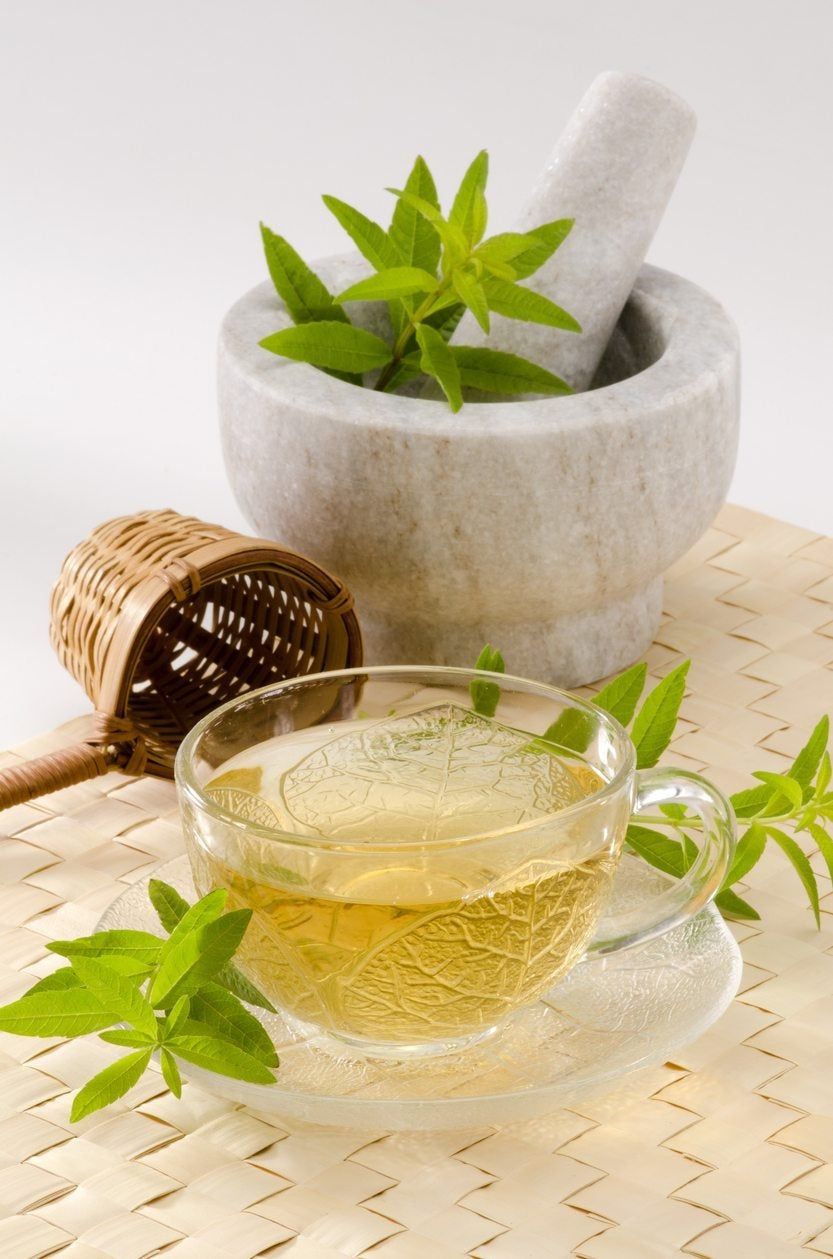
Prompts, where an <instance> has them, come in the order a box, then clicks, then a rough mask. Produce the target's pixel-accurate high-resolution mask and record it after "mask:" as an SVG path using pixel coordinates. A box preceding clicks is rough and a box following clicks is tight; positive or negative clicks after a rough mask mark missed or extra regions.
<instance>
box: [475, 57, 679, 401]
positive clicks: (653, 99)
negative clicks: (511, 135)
mask: <svg viewBox="0 0 833 1259" xmlns="http://www.w3.org/2000/svg"><path fill="white" fill-rule="evenodd" d="M695 125H696V120H695V115H694V112H693V110H692V109H691V108H690V107H689V106H688V105H687V104H686V103H685V101H683V100H681V99H680V97H678V96H676V95H675V94H674V93H673V92H671V91H669V89H668V88H666V87H663V86H662V85H661V84H659V83H654V82H653V81H652V80H650V79H646V78H643V77H642V76H641V75H638V74H628V73H625V72H622V71H616V70H610V71H606V72H605V73H603V74H600V75H599V76H598V78H596V79H595V80H594V81H593V83H592V84H591V85H590V88H589V89H588V91H587V92H586V93H585V95H584V97H583V99H582V100H581V102H580V104H579V106H578V108H577V109H576V111H575V113H574V114H573V116H572V117H571V119H570V121H569V122H568V124H567V126H566V128H565V130H564V133H563V135H562V136H561V139H560V140H559V141H558V144H557V145H556V147H555V149H554V150H553V152H552V154H551V156H550V158H549V161H548V162H547V164H546V166H545V167H544V170H543V171H542V173H541V176H540V178H539V180H538V183H537V185H536V187H535V189H534V190H533V192H532V195H531V197H530V199H529V201H528V202H527V204H526V206H525V207H524V209H523V212H522V213H521V216H520V218H519V220H518V222H517V223H516V224H515V227H516V229H517V230H518V231H529V230H530V229H531V228H534V227H536V226H538V225H539V224H541V223H547V222H549V221H550V220H552V219H560V218H573V219H575V226H574V228H573V230H572V232H571V233H570V235H569V237H568V238H567V240H566V241H565V242H564V244H563V245H562V246H561V247H560V249H558V250H557V251H556V253H555V254H554V255H553V256H552V258H551V259H550V260H549V261H548V262H547V263H545V265H544V266H543V267H542V268H541V270H540V271H537V272H536V273H535V275H533V276H532V277H531V278H530V279H529V280H525V281H524V283H525V284H527V285H528V286H529V287H530V288H532V289H536V290H537V291H538V292H539V293H543V294H545V295H546V296H547V297H549V298H551V299H552V300H553V301H555V302H557V303H558V304H559V305H560V306H563V307H564V308H565V309H566V310H568V311H569V312H570V313H571V314H572V315H574V316H575V317H576V319H578V321H579V323H580V324H581V326H582V332H581V333H580V334H577V333H571V332H563V331H561V330H559V329H557V328H549V327H544V326H542V325H540V324H528V323H520V322H518V321H516V320H511V319H506V318H504V317H503V316H501V315H492V317H491V319H492V327H491V332H490V333H489V335H488V337H487V336H486V335H485V334H484V333H483V332H482V331H481V330H480V328H479V326H478V325H477V323H476V322H475V320H474V318H473V317H472V316H471V315H470V314H469V313H468V312H467V313H466V315H465V317H464V319H463V320H462V321H461V324H460V327H459V328H458V330H457V332H456V334H455V336H454V341H455V342H457V343H463V344H467V345H478V344H484V343H485V344H488V345H489V346H491V347H492V348H493V349H497V350H507V351H509V352H510V353H514V354H522V355H524V357H526V358H530V359H532V360H533V361H534V362H536V363H540V364H541V366H542V367H546V368H548V369H549V370H550V371H553V372H555V373H556V374H557V375H559V376H562V377H563V378H564V379H565V380H566V381H567V382H568V383H569V384H570V385H571V386H572V387H573V389H575V390H577V391H581V390H584V389H587V388H589V386H590V383H591V381H592V380H593V376H594V375H595V372H596V368H597V367H598V366H599V362H600V361H601V357H602V355H603V353H604V351H605V347H606V346H607V343H608V341H609V339H610V335H611V333H612V332H613V329H614V327H615V325H616V321H617V319H618V318H619V315H620V314H621V311H622V307H623V306H624V305H625V302H626V301H627V299H628V296H629V295H630V292H631V289H632V288H633V284H634V281H635V279H636V275H637V272H638V271H639V268H640V266H641V265H642V262H643V261H644V258H645V255H646V253H647V251H648V247H649V246H650V243H651V241H652V239H653V237H654V233H655V232H656V230H657V227H658V226H659V223H660V220H661V219H662V216H663V213H664V211H665V207H666V205H667V204H668V200H669V198H670V196H671V193H672V191H673V189H674V185H675V183H676V182H677V177H678V175H679V173H680V171H681V169H682V166H683V162H684V161H685V157H686V154H687V152H688V149H689V146H690V144H691V140H692V137H693V135H694V129H695Z"/></svg>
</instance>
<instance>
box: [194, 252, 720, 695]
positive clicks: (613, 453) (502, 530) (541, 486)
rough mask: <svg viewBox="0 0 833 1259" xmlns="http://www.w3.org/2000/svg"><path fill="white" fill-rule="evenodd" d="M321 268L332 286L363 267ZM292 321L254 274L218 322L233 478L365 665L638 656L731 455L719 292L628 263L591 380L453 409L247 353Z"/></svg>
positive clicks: (559, 670)
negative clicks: (349, 614) (353, 627)
mask: <svg viewBox="0 0 833 1259" xmlns="http://www.w3.org/2000/svg"><path fill="white" fill-rule="evenodd" d="M317 269H318V270H319V272H320V274H321V275H322V277H323V278H324V280H325V282H327V283H328V284H329V285H330V287H331V289H333V291H338V290H339V289H340V288H342V287H344V286H345V285H346V284H347V283H349V282H351V280H352V279H353V278H358V277H359V276H360V275H363V274H365V273H366V271H367V264H366V263H365V262H364V261H363V260H362V259H360V258H358V257H356V258H351V257H338V258H335V259H327V260H324V261H323V262H321V263H319V264H317ZM354 310H355V312H356V313H357V314H358V313H359V307H355V308H354ZM361 311H362V313H363V314H366V317H367V318H369V319H370V320H371V322H372V321H374V320H376V319H378V318H381V317H382V316H381V315H380V314H379V312H378V311H374V310H373V309H372V308H371V309H369V310H368V308H367V307H366V306H362V308H361ZM288 323H289V319H288V317H287V315H286V314H285V312H284V311H283V310H282V308H281V305H280V302H279V300H278V298H277V296H276V295H275V293H274V290H273V289H272V287H271V285H270V284H268V283H265V284H261V285H259V286H258V287H257V288H255V289H253V290H252V291H251V292H250V293H248V294H246V295H245V296H244V297H243V298H241V299H240V301H239V302H237V303H236V305H235V306H233V307H232V309H231V310H230V311H229V313H228V315H227V316H226V318H225V321H224V323H223V326H222V331H221V336H220V351H219V401H220V421H221V431H222V441H223V449H224V454H225V459H226V465H227V468H228V474H229V477H230V480H231V484H232V486H233V489H234V492H235V494H236V496H237V499H238V502H239V503H240V505H241V507H242V510H243V512H244V513H245V515H246V517H247V519H248V520H249V521H250V523H251V525H252V527H253V528H254V529H255V530H256V531H257V532H258V533H261V534H263V535H264V536H266V537H271V538H277V539H280V540H281V541H283V542H285V543H288V544H289V545H290V546H293V547H295V548H296V549H298V550H300V551H303V552H305V553H306V554H308V555H310V556H311V557H313V558H314V559H315V560H317V561H318V562H319V563H321V564H324V565H325V566H326V567H327V568H329V569H331V570H333V571H334V572H336V573H338V574H339V575H340V576H341V577H342V578H344V580H345V581H346V582H347V583H348V584H349V586H350V587H351V589H352V590H353V592H354V594H355V596H356V601H357V606H358V612H359V616H360V617H361V620H362V624H363V628H364V631H365V637H366V647H367V660H368V663H372V664H384V663H398V664H402V663H441V664H454V665H465V664H470V663H471V662H472V661H473V660H474V659H475V658H476V656H477V654H478V652H479V651H480V648H481V647H482V645H483V643H484V642H486V641H490V642H492V643H494V644H496V645H498V646H499V647H500V648H501V649H502V651H503V653H504V655H505V657H506V661H507V665H508V668H509V669H510V671H511V672H513V673H519V674H526V675H529V676H531V677H535V678H539V679H542V680H551V681H554V682H557V683H560V684H561V685H564V686H576V685H579V684H581V683H584V682H589V681H591V680H593V679H596V678H599V677H601V676H603V675H605V674H608V673H610V672H612V671H613V670H616V669H619V668H621V667H624V666H625V665H627V664H629V663H630V662H631V661H633V660H635V659H636V658H637V657H638V656H639V655H640V654H641V653H642V652H644V650H645V649H646V648H647V646H648V644H649V643H650V642H651V639H652V636H653V634H654V632H655V630H656V627H657V624H658V621H659V616H660V608H661V591H662V580H661V574H662V573H663V571H664V570H665V569H666V568H667V567H668V566H669V565H670V564H671V563H673V561H674V560H675V559H677V558H678V557H679V556H680V555H682V554H683V552H684V551H686V550H687V549H688V547H690V546H691V545H692V543H693V542H694V541H695V540H696V539H697V538H698V537H699V535H700V534H701V533H702V532H703V530H704V529H705V528H706V527H707V526H708V524H709V523H710V521H711V520H712V518H713V517H714V515H715V513H716V511H717V510H718V508H719V507H720V505H721V504H722V503H723V501H724V498H725V495H726V492H727V488H728V485H729V481H730V478H731V474H732V469H733V467H734V461H735V453H736V445H737V425H738V341H737V334H736V331H735V329H734V326H733V325H732V323H731V321H730V320H729V319H728V317H727V316H726V314H725V312H724V311H723V310H722V308H721V307H720V305H719V304H718V303H717V302H716V301H715V300H714V299H713V298H711V297H710V296H709V295H708V294H707V293H704V292H703V291H702V290H701V289H699V288H697V287H696V286H695V285H693V284H691V283H690V282H688V281H686V280H683V279H681V278H680V277H678V276H675V275H672V274H670V273H669V272H666V271H661V270H659V269H657V268H655V267H643V269H642V270H641V272H640V274H639V277H638V280H637V284H636V286H635V289H634V291H633V293H632V295H631V298H630V300H629V301H628V304H627V306H626V307H625V310H624V311H623V313H622V317H621V319H620V321H619V325H618V327H617V329H616V331H615V333H614V336H613V338H612V341H611V344H610V347H609V349H608V352H607V354H606V355H605V358H604V360H603V362H602V366H601V368H600V372H599V375H598V377H597V381H600V382H602V383H603V387H601V388H596V389H593V390H591V391H589V392H587V393H583V394H577V395H574V396H571V397H566V398H545V399H540V400H534V401H514V402H490V403H469V404H467V405H466V406H465V407H464V408H463V410H462V411H461V412H460V413H459V414H457V415H453V414H452V413H451V412H450V411H449V410H448V408H447V407H446V405H445V404H444V403H442V402H436V401H433V400H427V399H423V398H409V397H400V396H395V395H389V394H378V393H374V392H373V391H371V390H367V389H359V388H357V387H355V386H352V385H348V384H344V383H342V382H340V381H337V380H334V379H333V378H332V377H329V376H327V375H325V374H324V373H322V372H319V371H317V370H316V369H315V368H313V367H309V366H307V365H306V364H299V363H293V362H290V361H288V360H285V359H281V358H278V357H276V356H275V355H272V354H269V353H268V352H267V351H265V350H262V349H260V347H259V346H258V340H259V338H260V337H262V336H264V335H265V334H266V333H268V332H273V331H275V330H276V329H277V328H279V327H284V326H286V325H287V324H288ZM634 373H635V374H634Z"/></svg>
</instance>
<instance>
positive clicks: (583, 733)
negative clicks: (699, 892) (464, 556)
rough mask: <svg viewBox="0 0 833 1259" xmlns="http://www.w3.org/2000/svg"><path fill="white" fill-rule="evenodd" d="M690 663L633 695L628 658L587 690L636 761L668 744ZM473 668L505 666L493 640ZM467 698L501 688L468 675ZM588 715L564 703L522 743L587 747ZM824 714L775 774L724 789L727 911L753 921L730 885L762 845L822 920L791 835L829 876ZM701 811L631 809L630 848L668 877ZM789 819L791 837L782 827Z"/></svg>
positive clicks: (639, 670)
mask: <svg viewBox="0 0 833 1259" xmlns="http://www.w3.org/2000/svg"><path fill="white" fill-rule="evenodd" d="M690 664H691V662H690V661H689V660H684V661H682V663H681V664H679V665H677V666H676V668H674V669H672V670H671V672H670V673H668V674H666V676H665V677H664V678H663V679H662V681H661V682H660V683H659V684H658V685H657V686H655V687H654V689H653V690H652V691H649V693H648V695H647V696H646V697H645V699H644V701H643V702H642V705H641V707H640V706H639V701H640V699H641V698H642V693H643V691H644V689H645V682H646V680H647V676H648V667H647V665H646V664H644V663H642V664H636V665H634V666H633V667H632V668H631V669H628V670H627V671H626V672H625V673H622V674H620V676H619V677H617V678H614V680H613V681H612V682H609V683H608V684H607V686H605V687H603V688H602V689H601V690H600V691H599V693H598V694H597V695H593V696H591V697H590V698H591V699H592V701H593V703H594V704H596V705H597V706H598V707H599V708H603V709H605V711H606V712H609V713H610V714H611V716H613V717H615V718H616V720H617V721H618V722H620V724H621V725H623V726H625V727H626V728H628V727H630V729H629V733H630V737H631V740H632V742H633V745H634V748H635V750H636V764H637V768H639V769H647V768H650V767H651V766H653V765H656V763H657V762H658V760H659V758H660V757H661V756H662V754H663V752H664V751H665V750H666V748H667V747H668V745H669V744H670V742H671V739H672V737H673V734H674V730H675V728H676V725H677V717H678V715H679V711H680V705H681V703H682V700H683V696H684V694H685V685H686V677H687V674H688V670H689V667H690ZM475 668H477V669H484V670H488V671H489V672H492V673H503V672H504V663H503V657H502V656H501V654H500V652H499V651H497V650H496V649H495V648H493V647H491V646H487V647H484V648H483V651H482V652H481V653H480V656H479V657H478V660H477V663H476V665H475ZM470 689H471V696H472V706H473V708H474V710H475V712H479V713H482V714H483V715H484V716H487V717H493V716H494V714H495V712H496V710H497V706H498V702H499V699H500V686H499V684H498V683H496V682H492V681H489V680H487V679H483V680H479V679H478V680H476V681H474V682H472V683H471V687H470ZM591 737H592V722H591V721H590V719H589V718H588V717H587V715H586V714H585V713H583V712H582V711H581V710H580V709H572V708H568V709H565V711H564V712H563V713H562V714H561V716H560V717H559V718H558V720H557V721H555V722H553V724H552V725H551V726H550V727H549V729H548V730H546V731H545V732H544V734H543V735H541V736H540V737H539V738H537V739H534V740H533V741H532V743H531V744H530V746H531V747H534V748H536V749H537V750H546V749H547V748H550V749H552V748H553V747H554V746H556V747H559V748H564V749H568V750H570V751H573V752H578V753H581V752H584V751H586V749H587V748H588V747H589V745H590V740H591ZM829 737H830V719H829V717H828V716H827V715H826V714H825V715H824V716H823V717H821V718H820V720H819V721H818V723H817V724H816V726H815V728H814V730H813V732H812V734H811V735H810V737H809V739H808V740H807V742H806V744H805V745H804V747H803V748H802V749H801V751H800V752H799V754H798V756H797V757H796V758H795V760H794V761H793V763H792V765H791V766H790V767H789V769H788V770H787V771H786V772H785V773H783V774H773V773H769V772H768V771H765V770H761V771H760V772H758V773H755V774H753V777H754V778H757V779H758V780H759V785H758V786H756V787H751V788H748V789H747V790H745V791H738V792H736V793H735V794H734V795H733V796H730V798H729V800H730V804H731V805H732V809H733V811H734V814H735V819H736V822H737V826H738V832H739V839H738V843H737V847H736V849H735V856H734V860H733V862H732V865H731V868H730V869H729V871H728V873H727V875H726V877H725V879H724V880H723V885H722V887H721V889H720V891H719V893H718V895H717V897H716V898H715V904H716V905H717V907H718V908H719V909H720V910H721V912H722V913H723V914H725V915H726V916H727V917H731V918H741V919H757V918H760V914H759V913H758V911H757V910H756V909H755V908H754V907H753V906H752V905H750V904H749V903H748V902H747V901H746V900H744V899H743V898H742V897H741V896H739V895H738V893H737V892H736V891H735V890H734V886H735V884H737V883H740V882H741V881H742V880H743V879H744V878H745V876H746V875H747V874H748V873H749V871H750V870H751V869H752V867H753V866H754V865H756V864H757V862H758V861H759V860H760V859H761V857H762V856H763V854H764V851H765V850H766V847H767V844H768V843H769V842H772V843H774V844H776V845H777V847H778V848H780V849H781V851H782V852H783V854H784V856H785V857H786V858H787V860H788V861H789V862H790V864H791V865H792V867H793V869H794V870H795V872H796V874H797V875H798V877H799V879H800V881H801V884H802V886H803V888H804V891H805V892H806V894H807V899H808V901H809V903H810V908H811V910H812V912H813V916H814V918H815V920H816V925H817V926H818V925H819V923H820V907H819V888H818V882H817V880H816V876H815V873H814V871H813V867H812V865H811V864H810V861H809V858H808V857H807V854H806V853H805V851H804V849H803V848H802V847H801V845H800V844H799V843H798V841H797V840H796V839H795V838H794V834H806V835H808V836H809V837H810V839H811V840H812V841H813V843H814V844H815V845H816V847H817V848H818V850H819V852H820V853H821V856H822V858H823V860H824V863H825V865H826V866H827V869H828V872H829V874H830V877H831V879H833V837H831V835H830V834H829V827H830V823H831V822H833V791H831V790H830V786H831V761H830V754H829V752H828V751H827V744H828V740H829ZM701 825H702V824H701V822H700V819H699V818H697V817H694V816H690V815H688V814H687V813H686V810H685V808H683V807H682V806H677V805H666V806H664V807H663V808H662V809H661V812H660V814H659V815H658V816H657V817H651V818H646V817H645V816H644V815H640V816H639V821H638V822H632V823H631V825H630V826H629V827H628V832H627V843H628V846H629V847H630V849H631V850H632V851H633V852H634V853H637V854H638V855H639V856H640V857H642V858H643V859H644V860H645V861H647V862H648V863H649V865H652V866H654V867H655V868H656V869H658V870H663V871H664V872H665V873H666V874H672V875H674V876H675V877H676V878H681V877H682V875H684V874H685V873H686V872H687V870H688V869H689V867H690V866H691V864H692V862H693V861H694V860H695V859H696V857H697V852H698V846H697V844H696V842H695V841H694V839H693V838H692V834H696V833H697V831H699V830H700V829H701ZM784 827H789V828H790V830H792V831H793V835H788V834H787V832H786V831H785V830H784Z"/></svg>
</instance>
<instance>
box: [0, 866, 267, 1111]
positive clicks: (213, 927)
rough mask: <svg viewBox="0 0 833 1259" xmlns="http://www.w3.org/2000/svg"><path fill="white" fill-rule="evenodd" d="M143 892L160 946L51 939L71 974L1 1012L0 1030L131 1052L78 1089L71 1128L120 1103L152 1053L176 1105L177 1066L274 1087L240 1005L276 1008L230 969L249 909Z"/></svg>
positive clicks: (116, 934)
mask: <svg viewBox="0 0 833 1259" xmlns="http://www.w3.org/2000/svg"><path fill="white" fill-rule="evenodd" d="M149 893H150V899H151V902H152V904H153V906H154V908H155V909H156V912H157V915H158V917H159V920H160V922H161V924H162V926H163V927H164V929H165V930H166V931H167V932H168V933H169V934H168V937H167V939H162V938H161V937H159V936H155V935H151V934H150V933H148V932H145V931H99V932H97V933H96V934H95V935H91V936H82V937H80V938H79V939H76V940H56V941H55V942H54V943H52V944H48V945H47V948H48V949H50V950H51V952H53V953H57V954H59V955H60V956H62V957H65V958H67V959H68V960H69V966H66V967H63V968H62V969H60V970H57V971H55V972H54V973H53V974H52V975H48V976H47V977H46V978H45V979H42V980H40V981H39V982H38V983H36V984H35V985H34V987H32V988H30V989H29V991H28V992H27V993H26V994H25V996H23V997H21V998H20V999H19V1000H17V1001H13V1002H12V1003H11V1004H10V1005H6V1006H2V1007H0V1031H4V1032H14V1033H16V1034H17V1035H18V1036H49V1037H52V1036H61V1037H64V1038H65V1039H71V1038H74V1037H76V1036H86V1035H88V1034H89V1033H90V1032H98V1033H99V1035H100V1037H101V1039H102V1040H103V1041H106V1042H107V1043H108V1044H110V1045H120V1046H123V1047H124V1048H127V1049H130V1050H132V1052H131V1053H128V1054H125V1055H124V1056H123V1057H121V1058H119V1059H118V1060H117V1061H116V1062H114V1063H112V1064H111V1065H110V1066H109V1067H105V1069H104V1070H103V1071H99V1072H98V1074H97V1075H95V1076H93V1078H92V1079H91V1080H89V1081H88V1082H87V1083H86V1084H85V1085H84V1087H83V1088H82V1089H80V1090H79V1092H78V1094H77V1095H76V1097H75V1100H74V1101H73V1104H72V1111H71V1114H70V1119H71V1120H72V1122H73V1123H75V1122H77V1121H78V1120H79V1119H83V1118H84V1117H85V1116H86V1115H89V1114H91V1113H92V1112H93V1111H95V1110H99V1109H100V1108H101V1107H102V1106H109V1105H110V1103H111V1102H114V1101H116V1100H117V1099H118V1098H119V1097H122V1096H123V1095H124V1094H125V1093H126V1092H127V1091H128V1089H131V1088H132V1087H133V1085H134V1084H136V1083H137V1082H138V1081H139V1079H140V1078H141V1076H142V1074H143V1073H144V1071H145V1070H146V1068H147V1067H148V1066H149V1064H150V1061H151V1059H152V1058H153V1057H154V1055H155V1054H158V1055H159V1061H160V1066H161V1068H162V1075H163V1077H164V1080H165V1083H166V1084H167V1085H168V1087H169V1088H170V1089H171V1091H172V1092H173V1093H174V1094H175V1095H176V1096H177V1097H179V1096H180V1093H181V1091H182V1082H181V1078H180V1074H179V1067H178V1065H177V1059H181V1060H182V1061H183V1062H191V1063H194V1064H195V1065H197V1066H200V1067H204V1068H206V1069H207V1070H209V1071H216V1072H218V1073H219V1074H221V1075H227V1076H232V1077H233V1078H234V1079H237V1080H248V1081H250V1082H252V1083H255V1084H271V1083H272V1082H273V1080H274V1068H275V1067H277V1065H278V1056H277V1054H276V1053H275V1048H274V1046H273V1044H272V1042H271V1040H270V1039H269V1036H268V1035H267V1033H266V1031H265V1029H264V1028H263V1026H262V1024H261V1023H259V1022H258V1020H257V1019H256V1018H255V1017H254V1015H253V1014H251V1013H250V1011H249V1010H247V1009H246V1007H245V1006H244V1005H243V1001H247V1002H248V1003H249V1004H250V1005H256V1006H261V1007H262V1008H264V1009H267V1010H272V1009H273V1006H272V1005H271V1004H270V1002H269V1001H268V1000H267V998H266V997H264V995H263V994H262V993H261V992H260V991H259V990H258V989H257V988H256V987H255V986H254V984H252V983H251V982H250V981H249V980H248V979H246V977H245V976H244V975H242V974H241V973H240V972H239V971H238V970H237V968H236V967H235V966H234V965H233V963H232V961H231V959H232V957H233V956H234V954H235V952H236V951H237V949H238V948H239V946H240V943H241V941H242V939H243V936H244V934H245V931H246V928H247V926H248V924H249V920H250V918H251V910H249V909H236V910H231V911H229V912H225V904H226V896H227V893H226V892H225V891H223V890H218V891H214V892H210V893H209V894H208V896H204V897H203V898H202V900H200V901H197V903H196V904H195V905H189V904H188V902H187V901H186V900H184V899H183V898H182V897H181V896H180V895H179V893H178V892H177V891H176V890H175V889H174V888H172V887H169V886H168V885H167V884H166V883H162V882H160V881H159V880H157V879H152V880H151V882H150V887H149ZM105 1029H107V1030H105Z"/></svg>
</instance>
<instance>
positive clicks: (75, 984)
mask: <svg viewBox="0 0 833 1259" xmlns="http://www.w3.org/2000/svg"><path fill="white" fill-rule="evenodd" d="M82 987H83V984H82V983H81V980H80V979H79V978H78V976H77V975H76V973H75V971H74V970H73V969H72V967H71V966H62V967H61V968H60V970H55V971H53V972H52V974H51V975H46V976H44V978H43V979H40V980H38V982H37V983H36V984H34V985H33V986H32V987H31V988H30V989H29V991H28V992H27V993H26V996H27V997H33V996H34V995H35V993H38V992H63V991H65V989H67V988H82Z"/></svg>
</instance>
